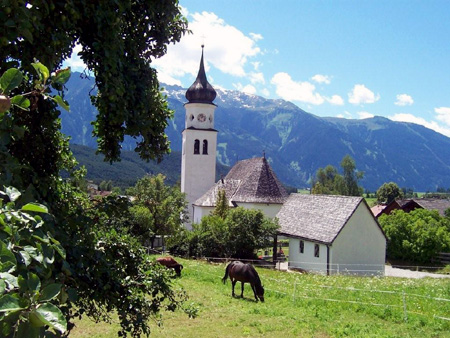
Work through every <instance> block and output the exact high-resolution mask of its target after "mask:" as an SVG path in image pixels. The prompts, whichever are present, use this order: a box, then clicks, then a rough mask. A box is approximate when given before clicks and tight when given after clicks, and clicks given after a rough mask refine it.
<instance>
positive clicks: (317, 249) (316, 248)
mask: <svg viewBox="0 0 450 338" xmlns="http://www.w3.org/2000/svg"><path fill="white" fill-rule="evenodd" d="M319 254H320V248H319V244H315V245H314V257H319Z"/></svg>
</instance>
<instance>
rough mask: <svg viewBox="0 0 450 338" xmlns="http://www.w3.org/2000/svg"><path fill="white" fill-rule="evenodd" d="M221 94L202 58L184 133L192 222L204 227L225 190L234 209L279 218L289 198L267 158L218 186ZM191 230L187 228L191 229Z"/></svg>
mask: <svg viewBox="0 0 450 338" xmlns="http://www.w3.org/2000/svg"><path fill="white" fill-rule="evenodd" d="M216 95H217V94H216V91H215V90H214V88H213V87H212V86H211V84H210V83H209V82H208V80H207V78H206V73H205V67H204V62H203V46H202V56H201V60H200V68H199V71H198V75H197V78H196V80H195V82H194V83H193V84H192V85H191V86H190V87H189V89H188V90H187V91H186V99H187V100H188V102H187V103H185V105H184V106H185V111H186V112H185V114H186V115H185V129H184V130H183V132H182V142H183V144H182V156H181V191H182V192H184V193H185V194H186V197H187V200H188V206H189V207H188V208H189V219H190V222H191V224H192V223H200V220H201V218H202V217H203V216H206V215H208V214H209V213H210V212H211V211H212V210H213V209H214V207H215V204H216V198H217V195H218V192H219V191H220V190H224V191H225V195H226V197H227V200H228V201H229V203H230V207H239V206H240V207H244V208H247V209H260V210H262V211H263V212H264V214H265V215H266V216H267V217H270V218H274V217H275V216H276V214H277V213H278V211H279V210H280V209H281V206H282V205H283V203H284V202H285V201H286V199H287V198H288V194H287V192H286V190H285V189H284V187H283V185H282V184H281V183H280V181H279V180H278V178H277V177H276V175H275V173H274V172H273V170H272V168H271V167H270V165H269V163H268V161H267V159H266V158H265V155H263V156H262V157H259V158H252V159H248V160H244V161H239V162H237V163H236V164H235V165H234V166H233V168H232V169H231V170H230V172H229V173H228V174H227V175H226V176H225V177H224V178H222V179H220V180H219V181H218V182H217V183H216V182H215V178H216V153H217V133H218V131H217V130H216V129H214V112H215V109H216V107H217V106H216V105H215V104H214V103H213V101H214V99H215V98H216ZM190 227H191V225H190V224H188V228H190Z"/></svg>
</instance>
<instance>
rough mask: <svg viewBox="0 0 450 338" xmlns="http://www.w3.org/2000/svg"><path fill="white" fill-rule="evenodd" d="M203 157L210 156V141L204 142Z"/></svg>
mask: <svg viewBox="0 0 450 338" xmlns="http://www.w3.org/2000/svg"><path fill="white" fill-rule="evenodd" d="M202 154H203V155H208V140H203V153H202Z"/></svg>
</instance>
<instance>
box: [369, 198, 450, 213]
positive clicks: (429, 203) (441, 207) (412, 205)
mask: <svg viewBox="0 0 450 338" xmlns="http://www.w3.org/2000/svg"><path fill="white" fill-rule="evenodd" d="M376 207H380V208H376ZM448 208H450V199H439V198H415V199H403V200H395V201H392V202H391V203H389V204H388V205H385V206H375V207H372V209H371V210H372V213H373V214H374V216H375V217H377V218H378V217H380V216H381V215H389V214H390V213H391V212H392V211H394V210H403V211H404V212H410V211H412V210H415V209H427V210H437V211H438V212H439V214H440V215H441V216H444V212H445V210H447V209H448ZM380 209H381V210H380Z"/></svg>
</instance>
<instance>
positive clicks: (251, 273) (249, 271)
mask: <svg viewBox="0 0 450 338" xmlns="http://www.w3.org/2000/svg"><path fill="white" fill-rule="evenodd" d="M228 276H230V280H231V284H232V292H231V295H232V296H233V297H234V296H235V294H234V286H235V285H236V282H238V281H239V282H241V297H242V298H243V297H244V283H250V285H251V286H252V290H253V293H254V295H255V299H256V301H258V298H259V300H260V301H261V302H264V288H263V286H262V285H261V279H259V276H258V273H257V272H256V270H255V268H254V267H253V265H251V264H245V263H242V262H240V261H233V262H231V263H230V264H228V265H227V267H226V269H225V276H224V277H223V278H222V282H223V283H224V284H225V282H226V280H227V278H228Z"/></svg>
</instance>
